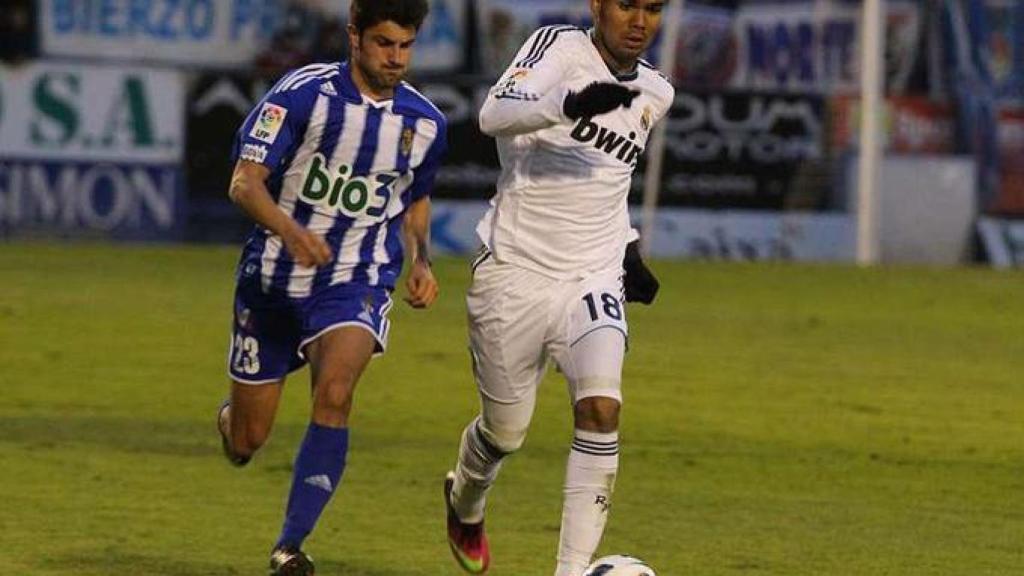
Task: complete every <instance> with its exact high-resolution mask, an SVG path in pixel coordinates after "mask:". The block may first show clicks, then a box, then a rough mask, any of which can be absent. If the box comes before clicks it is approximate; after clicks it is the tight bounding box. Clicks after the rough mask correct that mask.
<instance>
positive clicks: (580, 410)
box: [574, 396, 622, 433]
mask: <svg viewBox="0 0 1024 576" xmlns="http://www.w3.org/2000/svg"><path fill="white" fill-rule="evenodd" d="M621 406H622V404H621V403H620V402H619V400H618V399H617V398H611V397H608V396H590V397H587V398H583V399H582V400H580V401H579V402H577V403H576V406H575V409H574V417H575V420H576V422H575V424H576V428H578V429H580V430H588V431H591V432H602V433H608V432H614V431H616V430H618V429H619V410H620V408H621Z"/></svg>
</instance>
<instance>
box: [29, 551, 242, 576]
mask: <svg viewBox="0 0 1024 576" xmlns="http://www.w3.org/2000/svg"><path fill="white" fill-rule="evenodd" d="M44 566H46V567H47V568H52V569H56V570H60V571H61V572H63V573H66V574H146V575H147V576H164V575H166V576H230V575H233V574H243V573H244V571H243V569H242V568H241V567H238V566H229V565H226V564H220V563H217V562H208V561H202V560H196V559H191V558H189V557H188V554H183V555H182V557H177V558H168V557H165V556H144V555H141V554H136V553H134V552H128V551H118V550H116V549H109V548H108V549H106V550H105V551H103V552H102V553H98V552H94V553H91V554H68V555H66V556H60V557H57V558H50V559H47V560H45V561H44Z"/></svg>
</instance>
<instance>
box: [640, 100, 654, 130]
mask: <svg viewBox="0 0 1024 576" xmlns="http://www.w3.org/2000/svg"><path fill="white" fill-rule="evenodd" d="M653 115H654V113H653V112H652V111H651V107H650V106H644V113H643V114H641V115H640V125H641V126H643V128H644V130H650V129H651V116H653Z"/></svg>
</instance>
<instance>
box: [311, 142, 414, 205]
mask: <svg viewBox="0 0 1024 576" xmlns="http://www.w3.org/2000/svg"><path fill="white" fill-rule="evenodd" d="M351 173H352V168H351V167H350V166H346V165H344V164H342V165H341V166H338V168H337V170H336V171H335V173H334V174H332V173H331V170H330V167H329V166H328V164H327V159H326V158H324V155H323V154H320V153H317V154H314V155H313V159H312V160H311V161H310V162H309V167H308V168H307V169H306V178H305V180H304V181H303V183H302V190H301V191H300V192H299V198H302V200H304V201H305V202H308V203H310V204H314V205H320V206H327V207H330V208H333V209H335V210H337V211H338V212H341V213H342V214H344V215H346V216H349V217H350V218H360V217H367V216H368V217H370V218H374V219H380V218H382V217H383V216H384V212H385V211H386V210H387V206H388V203H389V202H390V201H391V194H392V184H394V182H395V180H398V173H397V172H384V173H381V174H375V175H373V177H372V178H370V177H362V176H350V174H351Z"/></svg>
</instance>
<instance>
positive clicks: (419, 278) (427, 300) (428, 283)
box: [405, 260, 439, 308]
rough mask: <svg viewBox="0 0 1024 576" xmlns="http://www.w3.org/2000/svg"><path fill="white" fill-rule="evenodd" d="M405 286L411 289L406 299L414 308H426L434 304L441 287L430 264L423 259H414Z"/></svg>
mask: <svg viewBox="0 0 1024 576" xmlns="http://www.w3.org/2000/svg"><path fill="white" fill-rule="evenodd" d="M405 288H406V290H408V291H409V294H408V295H407V296H406V297H405V301H406V302H407V303H408V304H409V305H410V306H412V307H413V308H426V307H427V306H430V305H431V304H433V303H434V300H436V299H437V294H438V292H439V289H438V286H437V280H436V279H435V278H434V273H433V272H432V271H431V270H430V264H427V263H426V262H424V261H423V260H416V261H414V262H413V264H412V268H411V269H410V270H409V277H408V278H406V280H405Z"/></svg>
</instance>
